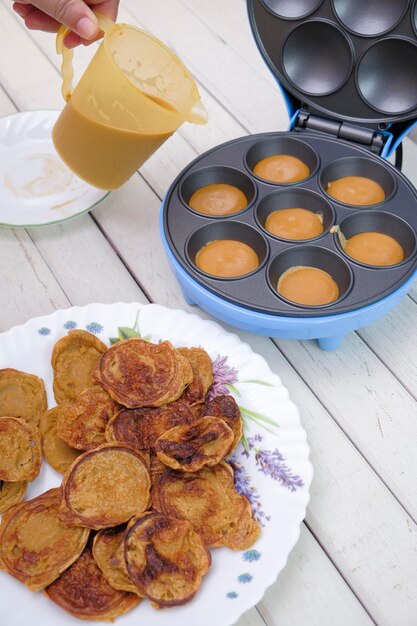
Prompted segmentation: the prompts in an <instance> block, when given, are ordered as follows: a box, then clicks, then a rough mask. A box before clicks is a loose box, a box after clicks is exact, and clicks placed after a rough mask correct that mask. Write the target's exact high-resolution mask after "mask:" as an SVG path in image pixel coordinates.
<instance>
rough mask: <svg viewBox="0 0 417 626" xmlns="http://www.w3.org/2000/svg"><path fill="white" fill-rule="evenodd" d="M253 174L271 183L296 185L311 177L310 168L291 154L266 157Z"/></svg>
mask: <svg viewBox="0 0 417 626" xmlns="http://www.w3.org/2000/svg"><path fill="white" fill-rule="evenodd" d="M253 173H254V174H255V175H256V176H259V178H263V179H264V180H268V181H270V182H271V183H296V182H297V181H299V180H304V179H305V178H308V176H310V170H309V168H308V166H307V165H306V164H305V163H303V161H301V160H300V159H297V157H294V156H291V155H289V154H272V155H271V156H269V157H265V158H264V159H262V160H261V161H259V162H258V163H257V164H256V165H255V167H254V168H253Z"/></svg>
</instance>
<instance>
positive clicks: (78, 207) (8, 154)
mask: <svg viewBox="0 0 417 626" xmlns="http://www.w3.org/2000/svg"><path fill="white" fill-rule="evenodd" d="M59 113H60V112H59V111H26V112H23V113H14V114H12V115H8V116H7V117H2V118H0V226H12V227H16V226H25V227H30V226H46V225H48V224H56V223H58V222H62V221H64V220H67V219H70V218H71V217H75V216H76V215H81V213H85V212H86V211H90V210H91V209H93V208H94V207H95V206H96V204H98V203H99V202H101V200H103V199H104V198H105V197H106V196H107V195H108V194H109V192H108V191H103V190H102V189H96V188H95V187H92V186H91V185H88V184H87V183H85V182H84V181H83V180H81V179H80V178H78V177H77V176H75V174H73V173H72V172H71V170H69V169H68V167H67V166H66V165H65V164H64V163H63V162H62V161H61V159H60V158H59V156H58V155H57V152H56V150H55V148H54V146H53V143H52V137H51V133H52V128H53V125H54V124H55V122H56V120H57V118H58V115H59Z"/></svg>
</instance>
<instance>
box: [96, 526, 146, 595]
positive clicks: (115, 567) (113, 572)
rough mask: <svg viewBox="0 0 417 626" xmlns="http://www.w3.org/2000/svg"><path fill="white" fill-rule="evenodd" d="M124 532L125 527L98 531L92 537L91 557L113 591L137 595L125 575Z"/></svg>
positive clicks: (136, 589) (134, 587)
mask: <svg viewBox="0 0 417 626" xmlns="http://www.w3.org/2000/svg"><path fill="white" fill-rule="evenodd" d="M125 531H126V526H117V527H116V528H106V529H105V530H100V531H99V532H98V533H97V534H96V536H95V537H94V542H93V556H94V560H95V562H96V563H97V565H98V566H99V568H100V569H101V571H102V572H103V576H104V578H105V579H106V580H107V582H108V583H109V585H111V587H113V589H119V590H120V591H130V592H131V593H136V594H139V590H138V588H137V587H136V585H134V584H133V583H132V581H131V580H130V578H129V574H128V573H127V568H126V563H125V554H124V537H125Z"/></svg>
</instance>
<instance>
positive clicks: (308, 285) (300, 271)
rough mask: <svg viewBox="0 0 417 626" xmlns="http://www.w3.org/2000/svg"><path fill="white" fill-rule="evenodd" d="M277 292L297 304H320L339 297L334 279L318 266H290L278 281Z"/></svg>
mask: <svg viewBox="0 0 417 626" xmlns="http://www.w3.org/2000/svg"><path fill="white" fill-rule="evenodd" d="M277 291H278V293H279V294H280V295H281V296H283V297H284V298H286V299H287V300H291V302H297V304H304V305H308V306H320V305H324V304H330V303H331V302H335V301H336V300H337V299H338V297H339V287H338V285H337V283H336V281H335V280H334V279H333V278H332V277H331V276H330V274H328V273H327V272H325V271H324V270H321V269H319V268H318V267H305V266H302V265H300V266H296V267H290V268H289V269H288V270H287V271H286V272H284V273H283V274H282V276H281V277H280V279H279V281H278V286H277Z"/></svg>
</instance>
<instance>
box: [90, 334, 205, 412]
mask: <svg viewBox="0 0 417 626" xmlns="http://www.w3.org/2000/svg"><path fill="white" fill-rule="evenodd" d="M94 377H95V381H96V382H97V383H98V384H99V385H101V386H102V387H104V389H106V391H107V392H108V393H109V394H110V396H111V397H112V398H113V399H114V400H116V401H117V402H119V403H120V404H123V405H124V406H126V407H127V408H131V409H134V408H140V407H145V406H149V407H158V406H162V405H163V404H167V403H168V402H172V401H173V400H176V399H177V398H179V397H180V395H181V394H182V392H183V391H184V389H185V387H186V386H187V385H189V384H190V383H191V381H192V380H193V371H192V369H191V365H190V364H189V362H188V361H187V359H186V358H184V357H183V356H182V355H181V354H180V353H179V352H178V351H177V350H175V349H174V348H173V346H172V345H171V344H170V343H169V341H163V342H162V343H160V344H154V343H150V342H149V341H144V340H143V339H136V338H135V339H127V340H125V341H120V342H119V343H116V344H115V345H113V346H112V347H111V348H109V349H108V350H107V352H105V353H104V354H103V356H102V357H101V359H100V362H99V366H98V367H97V369H96V372H95V375H94Z"/></svg>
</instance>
